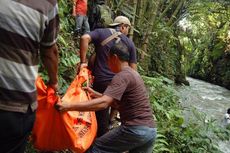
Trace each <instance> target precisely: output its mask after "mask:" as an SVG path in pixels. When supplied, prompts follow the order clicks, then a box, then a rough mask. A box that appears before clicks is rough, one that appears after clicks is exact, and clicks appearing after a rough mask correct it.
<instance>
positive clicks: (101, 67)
mask: <svg viewBox="0 0 230 153" xmlns="http://www.w3.org/2000/svg"><path fill="white" fill-rule="evenodd" d="M89 35H90V36H91V39H92V42H93V44H94V45H95V52H96V54H97V55H96V60H95V63H94V68H93V75H94V77H95V78H94V82H97V83H100V82H105V81H111V80H112V78H113V76H114V73H113V72H111V70H110V68H109V66H108V62H107V61H108V55H109V50H110V48H111V47H112V46H113V45H114V43H115V41H116V40H115V39H114V40H112V41H110V42H108V43H107V44H106V45H105V46H102V45H101V42H102V41H103V40H105V39H106V38H108V37H109V36H110V35H112V33H111V31H110V29H109V28H104V29H96V30H94V31H92V32H90V33H89ZM119 37H120V38H121V41H122V42H123V43H125V44H126V45H127V46H128V49H129V52H130V60H129V63H136V62H137V61H136V48H135V46H134V43H133V42H132V41H131V40H130V39H129V38H128V37H127V36H126V35H124V34H121V35H120V36H119Z"/></svg>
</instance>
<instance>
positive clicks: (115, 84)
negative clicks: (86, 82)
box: [57, 42, 156, 153]
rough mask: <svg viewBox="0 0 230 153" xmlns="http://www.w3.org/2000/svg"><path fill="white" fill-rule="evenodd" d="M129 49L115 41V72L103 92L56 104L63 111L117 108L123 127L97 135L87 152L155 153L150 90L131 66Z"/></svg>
mask: <svg viewBox="0 0 230 153" xmlns="http://www.w3.org/2000/svg"><path fill="white" fill-rule="evenodd" d="M129 57H130V56H129V52H128V48H127V47H126V45H125V44H123V43H122V42H120V43H117V44H115V45H114V46H113V47H112V48H111V50H110V54H109V60H108V65H109V67H110V69H111V70H112V72H114V73H115V74H116V75H115V76H114V77H113V79H112V81H111V83H110V84H109V86H108V87H107V88H106V90H105V92H104V93H103V94H100V93H97V92H95V91H94V90H92V89H91V88H89V89H88V90H89V92H91V93H92V94H94V96H99V98H95V99H92V100H89V101H85V102H77V103H72V104H68V103H67V104H66V103H65V102H63V103H59V104H57V106H58V107H57V108H58V109H59V110H60V111H68V110H77V111H95V110H101V109H104V108H107V107H109V106H113V107H116V108H117V109H118V111H119V113H120V117H121V126H119V127H117V128H115V129H113V130H111V131H109V132H107V133H106V134H104V135H103V136H101V137H99V138H97V139H96V140H95V142H94V144H93V145H92V146H91V147H90V149H89V150H88V151H87V153H96V152H103V153H118V152H124V151H129V153H134V152H135V153H152V148H153V142H154V140H155V138H156V129H155V122H154V120H153V112H152V109H151V106H150V102H149V98H148V95H147V91H146V88H145V85H144V82H143V80H142V79H141V77H140V75H139V74H138V73H137V72H136V71H135V70H133V69H132V68H130V66H129V64H128V61H129Z"/></svg>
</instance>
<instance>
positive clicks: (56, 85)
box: [48, 83, 58, 92]
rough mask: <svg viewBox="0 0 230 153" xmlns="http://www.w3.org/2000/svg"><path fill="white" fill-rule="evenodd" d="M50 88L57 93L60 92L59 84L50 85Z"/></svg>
mask: <svg viewBox="0 0 230 153" xmlns="http://www.w3.org/2000/svg"><path fill="white" fill-rule="evenodd" d="M48 86H49V87H50V88H52V89H53V90H54V91H55V92H57V91H58V83H48Z"/></svg>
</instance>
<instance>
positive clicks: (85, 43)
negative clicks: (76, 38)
mask: <svg viewBox="0 0 230 153" xmlns="http://www.w3.org/2000/svg"><path fill="white" fill-rule="evenodd" d="M90 42H91V37H90V35H88V34H84V35H83V36H82V37H81V40H80V59H81V63H86V62H87V61H86V53H87V50H88V47H89V43H90Z"/></svg>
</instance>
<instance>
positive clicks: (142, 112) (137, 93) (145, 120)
mask: <svg viewBox="0 0 230 153" xmlns="http://www.w3.org/2000/svg"><path fill="white" fill-rule="evenodd" d="M104 95H107V96H110V97H112V98H114V99H115V100H117V106H118V108H117V109H118V111H119V113H120V117H121V123H122V124H123V125H142V126H148V127H155V123H154V120H153V112H152V109H151V106H150V102H149V98H148V95H147V91H146V88H145V85H144V82H143V80H142V79H141V77H140V75H139V74H138V73H137V72H136V71H135V70H133V69H132V68H130V67H128V66H127V67H125V68H124V69H123V70H122V71H121V72H119V73H118V74H116V75H115V76H114V78H113V80H112V81H111V83H110V85H109V86H108V87H107V89H106V90H105V92H104Z"/></svg>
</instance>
